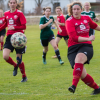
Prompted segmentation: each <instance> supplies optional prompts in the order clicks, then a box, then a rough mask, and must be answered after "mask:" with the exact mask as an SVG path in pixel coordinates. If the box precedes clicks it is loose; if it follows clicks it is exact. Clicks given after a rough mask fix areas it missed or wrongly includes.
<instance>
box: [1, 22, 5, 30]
mask: <svg viewBox="0 0 100 100" xmlns="http://www.w3.org/2000/svg"><path fill="white" fill-rule="evenodd" d="M6 27H7V23H6V22H4V24H2V26H1V27H0V31H2V30H3V29H5V28H6Z"/></svg>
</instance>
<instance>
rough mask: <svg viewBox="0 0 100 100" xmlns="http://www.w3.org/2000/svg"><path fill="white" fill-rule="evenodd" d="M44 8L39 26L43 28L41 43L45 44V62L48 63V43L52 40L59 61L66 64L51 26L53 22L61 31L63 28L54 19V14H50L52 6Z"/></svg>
mask: <svg viewBox="0 0 100 100" xmlns="http://www.w3.org/2000/svg"><path fill="white" fill-rule="evenodd" d="M43 10H44V16H43V17H41V19H40V25H39V28H40V29H41V33H40V39H41V44H42V46H43V56H42V58H43V63H44V64H46V54H47V51H48V43H49V42H50V44H51V45H52V47H53V48H54V50H55V53H56V55H57V58H58V60H59V63H60V64H61V65H62V64H64V62H63V61H62V60H61V57H60V53H59V49H58V47H57V45H56V41H55V37H54V33H53V31H52V30H51V26H52V24H53V22H54V23H55V25H56V26H57V28H58V30H59V33H61V32H62V30H61V29H60V27H59V26H58V24H57V22H56V21H54V18H53V16H50V14H51V8H50V7H46V8H43Z"/></svg>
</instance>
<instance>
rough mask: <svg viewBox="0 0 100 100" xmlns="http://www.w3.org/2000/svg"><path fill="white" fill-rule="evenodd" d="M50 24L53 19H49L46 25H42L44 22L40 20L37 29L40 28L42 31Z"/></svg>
mask: <svg viewBox="0 0 100 100" xmlns="http://www.w3.org/2000/svg"><path fill="white" fill-rule="evenodd" d="M51 22H53V19H50V20H49V21H48V22H47V23H45V24H44V20H43V18H41V20H40V25H39V28H40V29H44V28H45V27H46V26H48V25H49V24H50V23H51Z"/></svg>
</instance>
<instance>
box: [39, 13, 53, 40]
mask: <svg viewBox="0 0 100 100" xmlns="http://www.w3.org/2000/svg"><path fill="white" fill-rule="evenodd" d="M50 19H53V22H54V18H53V16H49V19H48V18H47V17H46V16H45V15H44V16H43V17H41V19H40V25H43V24H46V23H47V22H48V21H49V20H50ZM53 22H51V23H50V24H49V25H48V26H46V27H45V28H43V29H41V33H40V39H41V40H46V39H48V38H49V37H50V36H51V35H53V34H54V33H53V31H52V30H51V26H52V24H53Z"/></svg>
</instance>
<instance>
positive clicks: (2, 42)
mask: <svg viewBox="0 0 100 100" xmlns="http://www.w3.org/2000/svg"><path fill="white" fill-rule="evenodd" d="M3 44H4V42H1V50H2V49H3Z"/></svg>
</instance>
